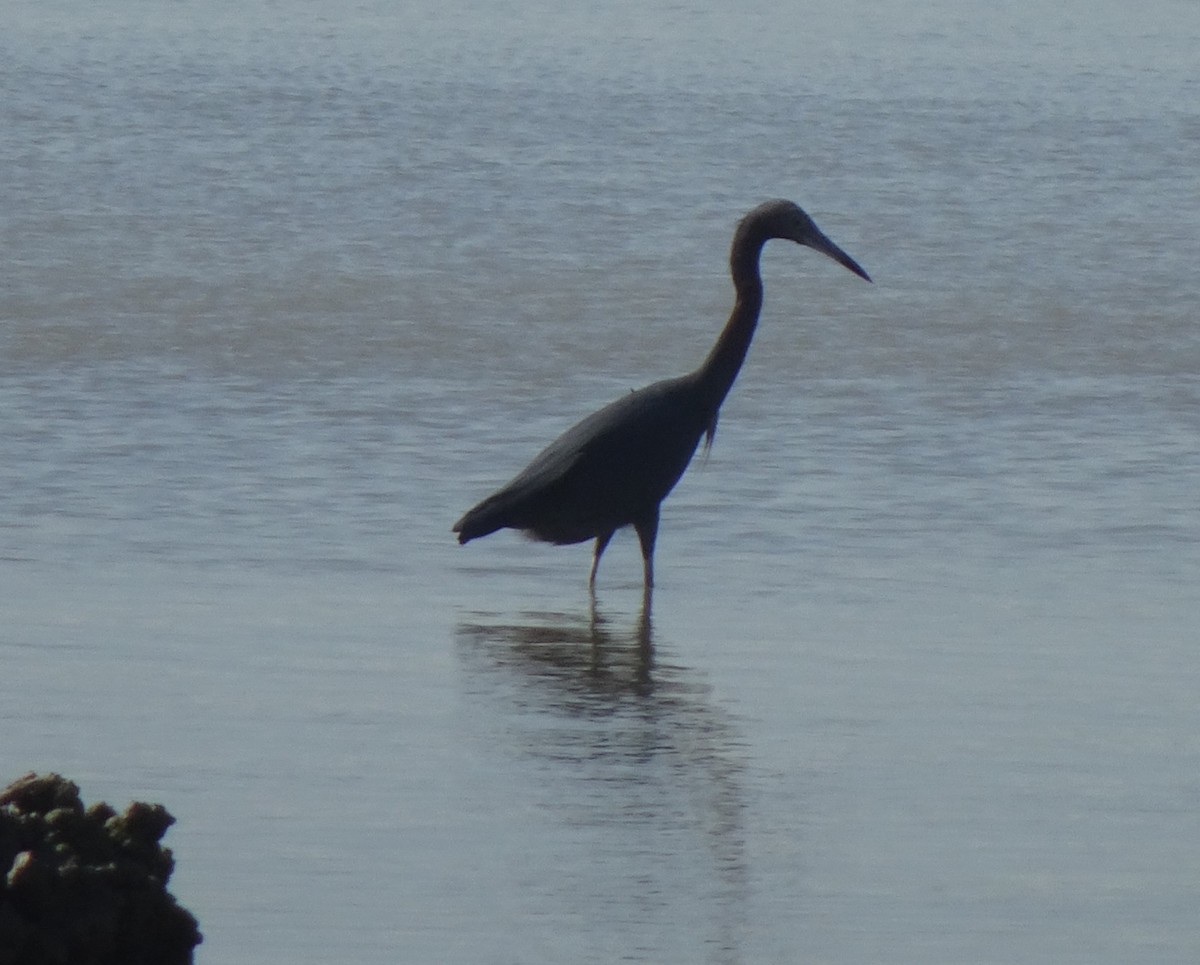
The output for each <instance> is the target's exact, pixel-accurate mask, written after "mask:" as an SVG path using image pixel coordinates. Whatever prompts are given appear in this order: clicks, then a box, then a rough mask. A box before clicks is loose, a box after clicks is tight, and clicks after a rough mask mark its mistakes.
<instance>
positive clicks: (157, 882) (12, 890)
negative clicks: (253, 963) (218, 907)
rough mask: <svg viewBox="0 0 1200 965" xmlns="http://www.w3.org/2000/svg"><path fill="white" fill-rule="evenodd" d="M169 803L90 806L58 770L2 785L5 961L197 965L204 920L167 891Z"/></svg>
mask: <svg viewBox="0 0 1200 965" xmlns="http://www.w3.org/2000/svg"><path fill="white" fill-rule="evenodd" d="M174 821H175V819H174V818H172V817H171V815H170V814H168V813H167V810H166V808H164V807H163V806H162V805H161V804H142V803H140V802H134V803H133V804H130V805H129V807H128V808H126V809H125V811H124V812H123V813H121V814H118V813H117V812H116V811H115V810H114V809H113V808H111V807H109V806H108V805H107V804H103V803H97V804H93V805H92V806H91V807H89V808H87V809H86V810H85V809H84V806H83V802H82V801H81V800H80V797H79V787H78V786H77V785H76V784H74V783H73V782H71V781H68V780H67V779H66V778H63V777H61V776H59V775H58V774H45V775H38V774H26V775H25V776H24V777H22V778H20V779H18V780H16V781H14V782H13V783H12V784H10V785H9V786H8V787H7V788H5V789H4V790H3V791H0V965H118V963H121V965H190V963H191V961H192V951H193V949H194V948H195V947H196V946H197V945H198V944H200V941H201V935H200V932H199V930H198V928H197V924H196V919H195V918H193V917H192V916H191V914H189V913H188V912H187V911H186V910H185V909H184V908H182V907H180V906H179V904H177V903H176V901H175V899H174V897H172V896H171V894H170V893H169V892H168V891H167V881H168V880H169V878H170V876H171V871H172V870H173V869H174V859H173V857H172V855H171V852H170V849H168V848H164V847H162V846H161V845H160V844H159V841H160V840H161V839H162V836H163V834H165V833H166V830H167V828H169V827H170V826H171V825H172V824H173V823H174Z"/></svg>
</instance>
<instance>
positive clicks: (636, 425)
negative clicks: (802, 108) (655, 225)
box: [452, 199, 871, 592]
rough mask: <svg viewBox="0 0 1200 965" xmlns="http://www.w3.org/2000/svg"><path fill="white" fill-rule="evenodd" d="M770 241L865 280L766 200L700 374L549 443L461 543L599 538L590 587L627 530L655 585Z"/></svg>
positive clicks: (476, 513) (812, 229)
mask: <svg viewBox="0 0 1200 965" xmlns="http://www.w3.org/2000/svg"><path fill="white" fill-rule="evenodd" d="M773 238H780V239H785V240H790V241H794V242H796V243H797V244H800V245H804V246H806V247H808V248H812V249H813V250H814V251H818V252H820V253H821V254H823V255H826V256H828V257H829V258H832V259H833V260H834V261H836V262H837V263H838V264H840V265H842V266H844V267H845V268H847V269H849V270H850V271H852V272H853V273H854V274H856V275H858V276H859V277H860V278H862V279H864V280H866V281H870V280H871V278H870V276H869V275H868V274H867V273H866V272H865V271H864V270H863V269H862V268H861V267H860V266H859V264H858V262H856V261H855V260H854V259H853V258H851V257H850V256H849V255H848V254H846V253H845V252H844V251H842V249H841V248H839V247H838V246H837V245H835V244H834V243H833V242H832V241H830V240H829V239H828V238H827V237H825V235H824V233H823V232H822V231H821V229H820V228H818V227H817V226H816V224H815V223H814V222H813V220H812V218H810V217H809V216H808V215H807V214H806V213H805V212H804V211H803V210H802V209H801V208H799V207H798V206H797V205H796V204H794V203H793V202H791V201H786V200H783V199H776V200H773V201H766V202H764V203H762V204H760V205H759V206H758V207H756V208H754V209H753V210H752V211H750V212H749V213H748V214H747V215H746V216H745V217H743V218H742V219H741V221H740V222H738V225H737V228H736V230H735V231H734V234H733V245H732V248H731V250H730V255H729V268H730V274H731V275H732V277H733V287H734V291H735V298H734V305H733V310H732V312H731V313H730V315H729V320H728V321H727V322H726V323H725V327H724V328H723V329H722V330H721V334H720V335H719V336H718V337H717V341H716V344H715V345H714V346H713V347H712V349H711V350H710V351H709V353H708V355H707V356H706V357H705V359H704V361H703V362H702V363H701V364H700V367H699V368H697V369H695V370H694V371H692V372H689V373H687V374H686V375H681V376H679V377H677V378H673V379H664V380H663V381H661V382H655V383H653V384H652V385H648V386H646V387H645V388H643V389H638V390H637V391H635V392H630V393H627V394H626V395H624V396H622V397H621V398H619V399H617V400H616V401H615V402H612V403H610V404H609V405H607V406H605V407H604V408H602V409H600V410H599V411H597V412H594V413H592V414H591V415H590V416H588V417H587V418H585V419H583V420H582V421H581V422H579V423H577V424H576V425H574V426H572V427H571V428H570V429H568V430H567V431H566V432H564V433H563V434H562V435H561V436H559V437H558V438H557V439H556V440H555V441H554V442H552V443H550V445H549V446H547V447H546V448H545V449H544V450H543V451H542V452H541V453H540V454H539V455H538V456H536V457H535V458H534V459H533V461H532V462H531V463H530V464H529V465H528V466H527V467H526V468H525V469H523V470H522V471H521V472H520V473H518V474H517V476H516V477H515V478H514V479H513V480H512V481H511V482H510V483H508V485H506V486H504V487H503V488H501V489H499V490H498V491H496V492H495V493H493V494H492V495H491V496H488V497H487V498H486V499H484V500H483V501H482V502H480V503H479V504H478V505H476V506H475V507H473V508H472V509H470V510H468V511H467V513H466V514H465V515H464V516H463V517H462V519H460V520H459V521H458V522H457V523H455V524H454V526H453V528H452V531H453V532H455V533H457V534H458V541H459V543H468V542H470V541H471V540H473V539H478V538H479V537H481V536H487V535H488V534H490V533H494V532H496V530H499V529H505V528H509V529H516V530H520V531H522V532H524V533H525V534H526V535H529V536H532V537H533V538H535V539H539V540H544V541H546V542H548V543H555V544H558V545H565V544H570V543H582V542H585V541H586V540H589V539H594V540H595V541H596V545H595V550H594V552H593V554H592V568H591V571H590V573H589V575H588V586H589V587H590V588H592V589H593V590H594V589H595V585H596V571H597V570H598V568H599V566H600V557H601V556H602V555H603V554H604V550H605V548H606V547H607V546H608V543H609V541H610V540H611V539H612V537H613V534H614V533H616V531H617V530H619V529H621V528H623V527H625V526H632V527H633V528H634V530H635V531H636V532H637V536H638V541H639V543H640V544H641V550H642V566H643V574H642V575H643V586H644V588H645V590H646V591H647V592H648V591H649V590H650V588H651V587H652V586H653V585H654V546H655V542H656V541H657V538H658V521H659V507H660V506H661V504H662V501H663V499H665V498H666V496H667V494H668V493H669V492H670V491H671V490H672V489H673V488H674V487H675V484H676V483H677V482H678V481H679V478H680V477H681V476H682V475H683V472H684V470H685V469H687V466H688V463H689V462H691V460H692V456H693V455H694V454H695V452H696V448H697V446H698V445H699V444H700V439H701V437H703V438H704V444H705V449H706V450H707V449H708V448H709V447H711V446H712V443H713V438H714V436H715V434H716V431H717V415H718V413H719V411H720V409H721V403H722V402H724V401H725V396H726V395H728V394H729V390H730V388H731V387H732V386H733V382H734V380H735V379H736V378H737V375H738V372H739V371H740V370H741V367H742V363H743V362H744V361H745V358H746V352H747V351H748V349H749V348H750V341H751V339H753V338H754V330H755V328H756V326H757V325H758V317H759V313H760V312H761V310H762V304H763V283H762V275H761V273H760V272H759V260H760V256H761V254H762V249H763V246H764V245H765V244H766V243H767V242H768V241H770V240H772V239H773Z"/></svg>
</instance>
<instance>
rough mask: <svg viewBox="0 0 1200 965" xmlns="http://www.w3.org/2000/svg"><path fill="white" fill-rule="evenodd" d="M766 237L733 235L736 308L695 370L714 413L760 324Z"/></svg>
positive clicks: (726, 392) (730, 262) (723, 399)
mask: <svg viewBox="0 0 1200 965" xmlns="http://www.w3.org/2000/svg"><path fill="white" fill-rule="evenodd" d="M766 241H767V239H766V237H764V236H763V235H760V234H757V233H754V234H750V233H747V232H744V231H738V233H737V234H736V235H735V236H734V239H733V250H732V252H731V253H730V256H729V270H730V273H731V274H732V275H733V287H734V291H735V292H736V297H735V300H734V303H733V311H732V312H730V314H729V321H728V322H726V323H725V327H724V328H723V329H722V330H721V334H720V335H719V336H718V337H717V344H716V345H714V346H713V347H712V351H710V352H709V353H708V357H707V358H706V359H705V360H704V363H703V364H702V365H701V366H700V368H699V369H698V370H697V372H696V375H697V377H698V379H699V381H700V383H701V385H702V386H704V388H705V390H706V391H705V394H706V396H707V397H708V398H709V400H710V401H711V407H712V414H713V415H714V416H715V415H716V413H717V410H718V409H719V408H720V407H721V403H722V402H724V401H725V396H726V395H728V394H729V390H730V388H732V387H733V382H734V379H736V378H737V374H738V372H739V371H741V368H742V363H743V362H744V361H745V360H746V352H747V351H749V349H750V341H751V339H753V338H754V329H755V327H756V326H757V325H758V315H759V312H760V311H761V310H762V303H763V284H762V276H761V275H760V274H759V270H758V260H759V255H761V254H762V249H763V245H764V244H766Z"/></svg>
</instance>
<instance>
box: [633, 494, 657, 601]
mask: <svg viewBox="0 0 1200 965" xmlns="http://www.w3.org/2000/svg"><path fill="white" fill-rule="evenodd" d="M633 528H634V529H635V530H637V534H638V542H640V543H641V544H642V566H643V572H644V573H645V582H644V584H643V585H644V586H646V587H651V586H654V541H655V540H656V539H657V538H658V507H657V506H655V507H654V508H653V509H651V510H650V512H648V513H647V514H646V515H645V516H643V517H642V518H641V519H640V520H638V521H637V522H636V523H634V524H633Z"/></svg>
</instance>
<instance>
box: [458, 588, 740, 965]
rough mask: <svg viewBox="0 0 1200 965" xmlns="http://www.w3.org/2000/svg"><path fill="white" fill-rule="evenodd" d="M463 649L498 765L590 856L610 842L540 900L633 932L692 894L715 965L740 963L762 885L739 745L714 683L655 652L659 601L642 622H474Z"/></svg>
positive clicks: (580, 614) (577, 616)
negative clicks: (751, 907) (751, 866)
mask: <svg viewBox="0 0 1200 965" xmlns="http://www.w3.org/2000/svg"><path fill="white" fill-rule="evenodd" d="M458 644H459V646H458V651H459V656H460V663H461V665H462V667H463V670H464V674H465V682H466V687H467V689H468V690H469V691H470V698H471V701H472V705H473V707H474V708H475V710H474V713H475V714H478V715H479V716H480V720H481V721H486V723H481V724H480V725H479V726H480V728H481V730H480V739H481V740H484V741H487V743H488V747H489V749H491V751H492V753H495V749H496V748H498V747H501V748H503V747H507V748H509V749H511V753H512V755H513V758H512V762H511V767H512V770H513V773H514V774H520V775H524V776H525V777H526V778H528V780H525V781H522V782H520V783H521V786H522V787H526V788H528V790H527V791H526V792H525V793H528V794H531V795H533V797H534V801H533V802H532V803H534V804H535V805H536V806H537V807H538V808H539V810H540V811H542V812H543V813H546V814H550V815H558V821H559V822H561V824H560V826H561V827H564V828H570V829H573V830H572V836H573V837H574V838H575V839H576V840H577V841H578V842H579V846H580V847H581V849H585V850H586V849H589V848H591V851H590V852H589V853H594V848H595V847H596V846H599V845H597V844H596V843H595V841H593V837H594V836H595V835H599V836H600V837H599V841H602V842H603V845H602V851H603V853H604V855H605V857H604V859H603V862H602V864H601V865H599V866H596V867H595V868H593V869H592V870H591V871H589V872H588V873H587V874H585V875H584V876H583V879H582V880H573V881H572V883H571V887H570V888H569V889H568V888H562V887H555V886H554V885H553V884H552V883H550V882H547V883H546V884H545V887H546V888H547V893H546V894H545V895H541V894H539V895H535V896H532V897H533V898H535V899H536V900H537V901H539V902H545V901H553V902H560V903H566V904H568V905H572V904H573V903H581V902H585V901H587V902H589V904H588V907H589V908H590V909H591V911H590V912H589V914H595V913H596V911H595V909H597V908H604V909H608V911H607V912H606V913H607V914H609V915H611V916H613V918H614V920H613V921H611V922H609V923H608V924H610V925H611V926H612V927H613V928H622V929H623V928H625V927H627V926H628V925H629V924H630V922H633V921H640V920H644V916H656V915H659V914H661V915H673V914H675V913H676V911H677V910H678V906H677V903H679V902H681V901H684V900H685V899H686V896H687V895H688V894H689V893H690V894H691V895H692V900H693V901H700V902H701V903H702V906H703V907H705V909H706V912H705V916H704V917H705V920H706V921H708V922H709V923H710V924H711V926H712V929H713V933H712V934H710V935H709V936H708V937H707V939H706V945H707V946H708V947H709V948H710V949H711V950H713V951H716V952H717V954H716V955H715V956H711V957H710V960H712V961H730V962H732V961H737V960H739V958H740V955H739V949H740V946H741V941H740V939H739V935H740V934H741V933H742V932H743V930H744V928H745V906H746V902H747V890H748V884H747V882H748V878H749V872H748V869H747V866H746V862H747V855H746V848H745V830H744V812H745V803H744V800H745V791H744V787H743V782H744V763H743V761H744V757H745V754H744V749H743V744H742V739H741V736H740V734H739V733H738V730H737V728H736V727H735V725H734V724H733V722H732V721H731V720H730V718H729V717H728V715H727V714H726V713H725V711H724V710H723V709H722V708H721V707H720V706H719V704H717V703H716V702H715V701H714V700H713V699H712V691H711V687H710V686H709V685H708V684H707V683H706V682H705V681H704V679H703V678H702V676H701V675H700V674H698V673H697V672H696V671H694V670H691V669H689V668H687V667H684V666H681V665H679V664H677V663H674V662H672V661H671V659H670V657H669V651H664V647H663V644H662V641H657V646H656V641H655V634H654V627H653V623H652V620H651V614H650V606H649V597H648V595H647V596H646V597H645V598H644V599H643V601H642V606H641V608H640V610H639V611H638V612H637V613H636V614H634V613H631V612H630V611H628V610H627V611H625V612H624V613H605V612H604V610H603V609H602V608H601V607H600V606H599V605H598V604H597V602H596V600H595V598H594V597H592V598H591V600H590V601H589V605H588V606H587V607H586V609H581V610H580V611H576V612H575V613H571V612H562V611H552V612H545V611H536V612H530V611H526V612H523V613H520V614H519V615H516V619H513V618H512V616H511V615H510V616H509V617H508V618H507V619H506V618H502V617H500V616H498V615H490V616H489V615H485V614H475V615H474V619H472V620H470V621H466V622H463V623H461V624H460V625H459V628H458ZM609 832H611V834H610V833H609ZM588 842H592V844H591V845H589V844H588ZM647 858H649V859H650V860H649V861H647ZM681 869H686V872H687V874H686V878H685V879H680V878H678V877H677V875H678V874H679V873H680V870H681ZM614 876H615V877H616V880H617V882H618V883H619V884H617V885H614V881H613V879H614ZM577 913H579V912H578V911H577V910H576V909H575V908H574V907H573V906H572V907H568V908H565V909H564V914H577ZM622 915H624V916H628V919H627V920H617V919H620V917H621V916H622Z"/></svg>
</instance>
